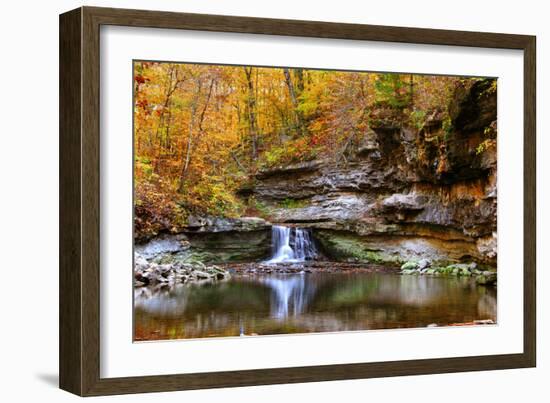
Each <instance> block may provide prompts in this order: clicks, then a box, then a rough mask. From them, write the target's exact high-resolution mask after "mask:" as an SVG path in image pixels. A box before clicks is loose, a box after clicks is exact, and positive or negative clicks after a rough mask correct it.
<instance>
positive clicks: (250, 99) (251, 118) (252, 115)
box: [244, 67, 258, 159]
mask: <svg viewBox="0 0 550 403" xmlns="http://www.w3.org/2000/svg"><path fill="white" fill-rule="evenodd" d="M244 72H245V74H246V82H247V87H248V96H247V106H248V124H249V133H250V139H251V140H252V158H253V159H255V158H256V156H257V155H258V129H257V127H256V95H255V93H254V82H253V81H252V67H244Z"/></svg>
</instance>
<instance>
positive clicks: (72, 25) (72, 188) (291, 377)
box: [59, 7, 536, 396]
mask: <svg viewBox="0 0 550 403" xmlns="http://www.w3.org/2000/svg"><path fill="white" fill-rule="evenodd" d="M101 25H121V26H133V27H154V28H172V29H189V30H202V31H217V32H235V33H252V34H269V35H287V36H302V37H315V38H333V39H353V40H370V41H384V42H401V43H419V44H433V45H452V46H473V47H486V48H501V49H521V50H523V52H524V89H525V93H524V122H525V123H524V125H525V126H524V351H523V353H522V354H505V355H493V356H478V357H456V358H441V359H422V360H408V361H392V362H378V363H377V362H375V363H362V364H341V365H323V366H308V367H293V368H276V369H257V370H246V371H226V372H210V373H195V374H179V375H178V374H174V375H158V376H145V377H129V378H100V361H99V360H100V358H99V357H100V354H99V353H100V351H99V332H100V317H99V312H100V311H99V300H100V298H99V295H100V289H99V288H100V282H99V272H100V270H99V240H100V232H99V217H100V215H99V196H100V195H99V190H100V189H99V181H100V172H99V161H100V151H99V139H100V136H99V85H100V82H99V68H100V66H99V28H100V26H101ZM535 52H536V50H535V37H534V36H526V35H510V34H496V33H480V32H462V31H447V30H435V29H420V28H402V27H386V26H373V25H358V24H339V23H328V22H313V21H295V20H276V19H266V18H251V17H228V16H217V15H203V14H185V13H172V12H160V11H144V10H122V9H109V8H95V7H82V8H79V9H76V10H73V11H70V12H67V13H65V14H62V15H61V16H60V87H59V91H60V222H59V224H60V252H59V253H60V257H59V258H60V294H59V298H60V307H59V310H60V313H59V317H60V349H59V351H60V357H59V360H60V387H61V388H62V389H64V390H67V391H69V392H72V393H75V394H77V395H81V396H92V395H110V394H120V393H138V392H159V391H169V390H185V389H200V388H216V387H231V386H247V385H263V384H277V383H296V382H314V381H328V380H342V379H358V378H370V377H387V376H399V375H418V374H435V373H448V372H458V371H481V370H493V369H506V368H521V367H533V366H535V363H536V342H535V339H536V317H535V315H536V311H535V301H536V295H535V276H536V270H535V268H536V261H535V252H536V250H535V248H536V242H535V240H536V239H535V237H536V226H535V225H536V216H535V214H536V212H535V207H536V204H535V203H536V200H535V196H536V190H535V181H536V172H535V169H536V162H535V155H536V152H535V109H536V95H535V82H536V67H535V60H536V57H535Z"/></svg>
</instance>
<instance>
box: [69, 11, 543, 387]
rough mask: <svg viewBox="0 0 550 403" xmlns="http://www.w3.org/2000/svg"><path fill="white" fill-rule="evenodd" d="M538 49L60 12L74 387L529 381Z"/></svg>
mask: <svg viewBox="0 0 550 403" xmlns="http://www.w3.org/2000/svg"><path fill="white" fill-rule="evenodd" d="M535 166H536V164H535V37H533V36H525V35H513V34H497V33H480V32H459V31H445V30H433V29H419V28H404V27H387V26H372V25H351V24H337V23H327V22H313V21H293V20H275V19H262V18H249V17H228V16H216V15H200V14H184V13H170V12H159V11H144V10H121V9H107V8H95V7H82V8H79V9H76V10H73V11H69V12H67V13H65V14H62V15H61V16H60V181H61V182H60V212H61V214H60V387H61V388H62V389H65V390H67V391H69V392H72V393H75V394H78V395H81V396H91V395H107V394H121V393H138V392H154V391H169V390H185V389H198V388H214V387H232V386H246V385H262V384H276V383H295V382H311V381H324V380H342V379H354V378H369V377H386V376H401V375H415V374H435V373H446V372H458V371H479V370H494V369H505V368H522V367H533V366H535V362H536V350H535V344H536V343H535V340H536V323H535V317H536V315H535V301H536V296H535V236H536V219H535V199H536V197H535V196H536V190H535V181H536V174H535Z"/></svg>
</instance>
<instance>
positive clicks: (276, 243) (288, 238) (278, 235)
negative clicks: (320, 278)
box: [266, 225, 317, 263]
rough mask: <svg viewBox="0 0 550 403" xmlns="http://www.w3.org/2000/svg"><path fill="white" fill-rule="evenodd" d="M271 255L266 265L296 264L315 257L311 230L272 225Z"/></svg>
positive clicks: (315, 252)
mask: <svg viewBox="0 0 550 403" xmlns="http://www.w3.org/2000/svg"><path fill="white" fill-rule="evenodd" d="M271 242H272V250H273V252H272V255H271V259H269V260H268V261H267V262H266V263H296V262H304V261H306V260H310V259H313V258H315V257H316V256H317V250H316V248H315V243H314V242H313V239H312V237H311V230H310V229H307V228H291V227H284V226H282V225H274V226H273V227H272V228H271Z"/></svg>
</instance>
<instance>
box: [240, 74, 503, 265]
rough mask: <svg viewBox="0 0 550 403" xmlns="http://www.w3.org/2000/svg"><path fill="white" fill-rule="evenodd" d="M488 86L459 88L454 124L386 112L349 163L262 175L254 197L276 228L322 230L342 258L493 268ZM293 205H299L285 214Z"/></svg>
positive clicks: (325, 242)
mask: <svg viewBox="0 0 550 403" xmlns="http://www.w3.org/2000/svg"><path fill="white" fill-rule="evenodd" d="M489 86H490V82H489V81H486V80H480V81H477V82H475V83H473V84H467V85H463V86H461V87H459V88H457V90H456V91H455V94H454V97H453V99H452V101H451V105H450V106H449V110H450V121H449V120H448V119H447V120H444V119H443V118H442V117H441V113H439V112H437V111H434V112H433V113H432V114H431V115H429V116H427V117H426V119H425V121H424V124H423V125H422V127H420V128H417V127H413V126H412V125H410V124H408V123H406V122H407V121H408V120H407V119H406V118H405V117H404V116H402V115H401V114H402V112H398V111H394V110H377V111H375V112H373V113H372V116H371V120H370V121H371V127H370V129H369V131H368V132H367V133H365V135H364V137H365V138H364V139H363V141H362V143H361V144H360V145H359V147H358V148H357V152H356V153H355V155H353V156H352V157H351V158H348V159H347V161H346V163H342V162H340V163H336V162H334V161H324V160H320V161H311V162H307V163H301V164H295V165H289V166H284V167H278V168H274V169H271V170H267V171H261V172H260V173H259V174H258V175H257V176H256V178H255V186H254V187H253V188H252V189H247V194H250V195H253V196H254V197H255V199H256V200H259V201H261V202H262V203H264V204H265V205H267V206H269V207H270V208H271V211H272V220H273V221H274V222H279V223H296V224H297V223H299V224H300V225H301V226H306V227H311V228H313V229H314V232H313V234H314V236H315V237H316V239H317V240H318V241H319V243H320V244H321V246H322V247H323V249H324V252H325V254H326V255H327V256H329V257H332V258H334V259H339V260H355V261H376V262H394V263H395V262H405V261H408V260H412V259H417V260H418V259H421V258H428V259H430V260H433V261H436V262H438V263H441V264H444V263H449V264H451V263H453V262H455V263H456V262H460V261H475V262H478V263H481V264H484V265H487V266H493V267H494V266H495V265H496V212H497V200H496V194H497V192H496V177H497V176H496V174H497V172H496V169H497V163H496V118H497V117H496V110H497V109H496V92H493V91H490V89H489ZM403 122H405V123H403ZM288 200H294V201H297V202H299V203H294V204H295V205H296V206H298V207H297V208H290V209H289V208H288V207H286V208H283V207H284V205H285V203H284V202H285V201H286V202H287V201H288ZM286 204H287V205H288V203H286Z"/></svg>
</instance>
